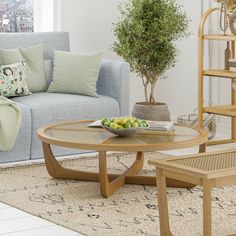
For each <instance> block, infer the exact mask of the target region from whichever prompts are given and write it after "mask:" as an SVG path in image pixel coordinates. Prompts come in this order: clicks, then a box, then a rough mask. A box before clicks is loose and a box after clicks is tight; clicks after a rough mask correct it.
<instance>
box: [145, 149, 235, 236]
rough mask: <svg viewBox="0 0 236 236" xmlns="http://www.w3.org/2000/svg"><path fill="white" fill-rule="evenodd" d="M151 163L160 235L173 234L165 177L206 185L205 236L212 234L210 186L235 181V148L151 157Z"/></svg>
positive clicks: (204, 205) (204, 191) (204, 195)
mask: <svg viewBox="0 0 236 236" xmlns="http://www.w3.org/2000/svg"><path fill="white" fill-rule="evenodd" d="M149 164H151V165H154V166H155V167H156V176H157V190H158V206H159V219H160V232H161V236H170V235H172V234H171V230H170V226H169V217H168V206H167V195H166V178H173V179H176V180H180V181H183V180H184V181H186V182H189V183H192V184H196V185H200V186H203V236H210V235H211V188H214V187H220V186H224V185H230V184H236V151H235V150H231V151H227V152H214V153H208V154H206V153H202V154H197V155H190V156H184V157H177V158H166V159H162V160H154V161H149ZM234 230H235V229H234ZM186 234H187V232H186Z"/></svg>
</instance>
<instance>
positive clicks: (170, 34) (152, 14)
mask: <svg viewBox="0 0 236 236" xmlns="http://www.w3.org/2000/svg"><path fill="white" fill-rule="evenodd" d="M120 12H121V19H120V21H119V22H118V23H117V24H116V25H115V28H114V34H115V36H116V38H117V40H116V42H115V43H114V44H113V50H114V51H115V52H116V53H117V54H118V55H120V56H121V57H123V58H124V59H125V60H126V61H127V62H128V63H129V64H130V66H131V69H132V70H133V71H134V72H136V73H137V74H138V75H140V76H141V77H142V78H143V83H144V86H146V87H145V97H146V101H149V102H155V99H154V95H153V93H154V89H155V86H156V83H157V79H158V78H159V77H160V76H161V75H162V74H163V73H165V72H166V70H168V69H169V68H171V67H173V66H174V65H175V62H176V56H177V52H178V51H177V48H176V46H175V41H176V40H178V39H182V38H184V37H186V36H187V35H188V23H189V21H188V18H187V16H186V13H185V12H184V11H183V10H182V8H181V6H179V5H177V3H176V2H175V0H131V1H130V2H129V3H128V4H126V5H125V6H120ZM149 84H150V85H151V87H152V88H151V94H150V97H149V99H148V97H147V86H148V85H149ZM153 87H154V88H153ZM152 90H153V91H152Z"/></svg>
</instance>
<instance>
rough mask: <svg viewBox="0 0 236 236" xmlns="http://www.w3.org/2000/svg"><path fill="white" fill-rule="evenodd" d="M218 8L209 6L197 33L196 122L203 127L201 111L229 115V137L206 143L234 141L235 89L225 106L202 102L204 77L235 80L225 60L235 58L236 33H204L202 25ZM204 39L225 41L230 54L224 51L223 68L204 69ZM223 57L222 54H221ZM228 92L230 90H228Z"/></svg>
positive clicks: (235, 74)
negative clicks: (206, 104) (229, 102)
mask: <svg viewBox="0 0 236 236" xmlns="http://www.w3.org/2000/svg"><path fill="white" fill-rule="evenodd" d="M218 10H220V9H219V8H211V9H209V10H208V11H206V13H205V14H204V15H203V16H202V19H201V23H200V26H199V33H198V121H199V122H198V124H199V128H200V129H201V128H202V127H203V113H204V112H206V113H211V114H216V115H222V116H228V117H231V120H232V121H231V138H230V139H226V140H218V141H209V142H208V143H207V145H217V144H223V143H231V142H235V141H236V91H234V90H233V89H231V104H228V105H225V106H212V107H204V104H203V100H204V99H203V90H204V78H206V79H207V78H209V77H213V78H226V79H230V80H231V83H232V85H233V83H234V82H235V80H236V72H232V71H229V68H228V66H227V61H228V59H229V58H235V56H236V51H235V50H236V47H235V42H236V35H224V34H222V35H220V34H211V35H208V34H205V33H204V26H205V22H206V20H207V19H208V17H209V16H210V15H211V14H212V13H213V12H215V11H218ZM206 40H220V41H225V42H226V45H227V52H228V50H229V49H230V50H231V52H232V53H231V54H232V55H229V53H226V58H225V60H226V63H225V68H224V69H210V70H208V69H204V61H203V55H204V53H203V52H204V42H205V41H206ZM222 57H224V55H222ZM229 92H230V91H229Z"/></svg>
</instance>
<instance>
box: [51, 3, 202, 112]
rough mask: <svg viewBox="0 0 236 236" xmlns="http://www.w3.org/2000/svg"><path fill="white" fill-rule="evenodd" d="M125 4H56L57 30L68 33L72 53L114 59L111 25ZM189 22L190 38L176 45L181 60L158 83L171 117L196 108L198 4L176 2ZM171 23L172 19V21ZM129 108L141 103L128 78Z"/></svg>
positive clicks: (135, 83)
mask: <svg viewBox="0 0 236 236" xmlns="http://www.w3.org/2000/svg"><path fill="white" fill-rule="evenodd" d="M121 2H127V0H67V1H66V0H56V4H57V5H59V6H58V9H59V12H58V13H57V14H56V16H57V17H56V19H57V21H56V22H55V25H56V29H58V30H59V29H60V30H65V31H69V32H70V38H71V49H72V50H73V51H94V50H95V51H97V50H103V51H104V52H105V53H104V57H106V58H117V56H116V55H115V54H114V53H113V52H112V51H111V45H112V43H113V41H114V37H113V34H112V23H113V22H116V21H117V20H118V17H119V12H118V10H117V5H118V4H119V3H121ZM178 2H179V3H180V4H182V5H184V9H185V10H186V11H187V14H188V16H189V18H190V19H191V23H190V31H191V33H192V35H191V36H190V37H189V38H188V39H185V40H183V41H182V42H178V43H177V46H178V48H179V50H180V52H181V53H180V56H179V58H178V62H177V64H176V67H175V68H173V69H171V70H170V71H169V72H168V73H167V76H168V79H167V80H164V81H159V84H158V89H157V94H158V100H159V101H163V102H167V103H168V105H169V109H170V111H171V114H172V116H176V115H179V114H184V113H189V112H191V111H192V110H193V109H194V108H196V107H197V29H198V24H199V20H200V2H201V1H199V0H196V1H189V0H178ZM173 20H174V19H173ZM130 87H131V91H130V95H131V97H130V104H131V107H132V106H133V104H134V103H135V102H136V101H142V100H143V88H142V83H141V80H140V79H139V78H136V76H135V75H131V80H130Z"/></svg>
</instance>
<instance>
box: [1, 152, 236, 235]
mask: <svg viewBox="0 0 236 236" xmlns="http://www.w3.org/2000/svg"><path fill="white" fill-rule="evenodd" d="M161 157H162V155H161V154H158V153H147V154H146V159H155V158H161ZM133 160H134V154H128V153H115V154H114V153H113V154H109V155H108V165H109V172H111V173H120V172H123V171H124V170H125V169H126V166H129V165H130V164H131V163H132V161H133ZM62 163H63V165H65V166H69V167H70V168H75V169H83V170H91V171H97V170H98V160H97V155H96V154H94V155H91V154H90V155H88V154H87V155H84V156H82V157H78V158H73V159H67V160H63V161H62ZM142 174H144V175H145V174H152V175H154V169H153V167H152V166H149V165H147V164H145V167H144V170H143V171H142ZM168 199H169V213H170V224H171V228H172V231H173V234H174V235H176V236H181V235H185V236H186V235H191V236H195V235H202V189H201V188H200V187H195V188H193V189H176V188H168ZM0 201H1V202H3V203H6V204H9V205H12V206H14V207H16V208H19V209H22V210H24V211H26V212H29V213H31V214H33V215H36V216H39V217H41V218H44V219H47V220H49V221H51V222H54V223H56V224H59V225H62V226H64V227H67V228H70V229H72V230H74V231H77V232H79V233H81V234H83V235H91V236H93V235H96V236H100V235H115V236H116V235H117V236H118V235H119V236H122V235H145V236H158V235H160V234H159V218H158V206H157V192H156V188H155V187H153V186H138V185H125V186H124V187H122V188H121V189H120V190H119V191H118V192H116V193H115V194H114V195H113V196H111V197H110V198H108V199H104V198H102V197H101V196H100V191H99V183H97V182H82V181H75V180H58V179H52V178H51V177H50V176H49V175H48V173H47V171H46V168H45V165H44V164H31V165H24V166H16V167H8V168H6V167H5V168H3V167H2V168H0ZM212 209H213V216H214V217H213V235H220V236H222V235H227V234H232V233H233V232H236V186H227V187H222V188H218V189H215V190H214V191H213V193H212Z"/></svg>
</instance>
